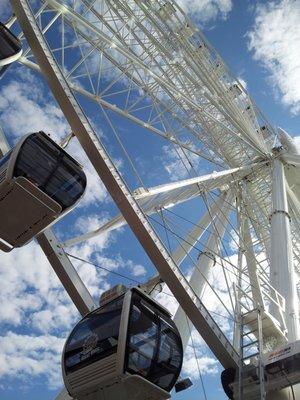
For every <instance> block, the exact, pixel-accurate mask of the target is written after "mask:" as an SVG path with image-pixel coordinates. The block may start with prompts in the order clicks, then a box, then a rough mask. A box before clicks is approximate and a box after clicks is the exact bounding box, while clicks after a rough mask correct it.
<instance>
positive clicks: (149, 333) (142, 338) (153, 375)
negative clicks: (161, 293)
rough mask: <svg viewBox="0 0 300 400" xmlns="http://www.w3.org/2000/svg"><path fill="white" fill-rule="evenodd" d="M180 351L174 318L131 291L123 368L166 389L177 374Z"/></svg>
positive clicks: (179, 364)
mask: <svg viewBox="0 0 300 400" xmlns="http://www.w3.org/2000/svg"><path fill="white" fill-rule="evenodd" d="M182 353H183V352H182V344H181V339H180V337H179V334H178V331H177V328H176V327H175V325H174V323H173V321H172V320H171V319H170V318H169V317H168V316H167V315H166V314H164V313H163V312H162V311H161V310H160V309H158V308H156V307H155V305H153V303H151V302H147V301H146V300H145V299H143V298H142V297H141V296H139V295H138V294H137V293H134V294H133V297H132V305H131V311H130V319H129V325H128V336H127V353H126V363H125V369H126V370H127V371H128V372H130V373H132V374H137V375H140V376H142V377H144V378H145V379H148V380H149V381H151V382H153V383H154V384H155V385H157V386H159V387H161V388H162V389H164V390H166V391H168V392H169V391H170V390H171V389H172V387H173V386H174V384H175V382H176V380H177V378H178V376H179V373H180V370H181V365H182V357H183V354H182Z"/></svg>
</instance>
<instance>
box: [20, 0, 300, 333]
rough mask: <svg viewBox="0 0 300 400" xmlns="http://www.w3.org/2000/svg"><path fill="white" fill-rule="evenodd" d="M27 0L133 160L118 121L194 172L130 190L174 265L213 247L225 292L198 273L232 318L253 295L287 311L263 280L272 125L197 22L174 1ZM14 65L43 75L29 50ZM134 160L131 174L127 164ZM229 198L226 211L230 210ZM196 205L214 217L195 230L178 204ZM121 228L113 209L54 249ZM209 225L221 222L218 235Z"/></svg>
mask: <svg viewBox="0 0 300 400" xmlns="http://www.w3.org/2000/svg"><path fill="white" fill-rule="evenodd" d="M62 3H63V4H62ZM31 5H32V8H33V10H34V14H35V19H36V22H37V24H38V26H39V28H40V30H41V31H42V33H43V35H44V37H45V39H46V40H47V42H48V45H49V47H50V50H51V53H52V56H53V57H54V58H55V60H56V62H57V64H58V65H59V67H60V70H61V71H62V73H63V75H64V77H65V79H66V81H67V82H68V85H69V87H70V88H71V89H72V91H73V93H74V95H75V96H76V97H77V99H78V101H81V100H80V99H82V98H84V99H85V100H91V101H93V102H94V104H95V105H96V106H97V107H98V108H97V110H98V111H99V114H100V113H101V115H102V116H104V119H105V120H106V121H107V123H108V126H110V128H111V131H112V132H113V134H114V135H115V136H116V137H117V139H118V140H117V141H118V144H119V145H120V146H121V148H122V151H124V154H125V157H127V158H129V159H130V156H129V155H128V152H127V151H126V150H125V146H124V144H123V143H122V142H121V140H120V138H119V136H118V134H117V128H116V126H115V124H114V117H116V116H120V117H122V118H123V119H124V120H125V119H126V120H129V121H131V122H132V123H134V124H136V125H137V126H138V127H140V129H142V130H143V132H148V133H149V134H154V135H156V136H158V137H159V138H160V139H163V140H164V141H165V142H166V143H169V145H170V146H171V148H173V149H174V150H175V152H176V153H177V156H178V159H179V160H180V161H181V162H182V164H183V166H184V167H185V168H186V170H187V172H188V174H189V175H190V177H189V178H188V179H185V180H183V181H177V182H173V183H168V184H163V185H158V186H155V187H149V186H150V185H147V186H146V185H145V186H144V187H142V188H139V189H136V186H135V187H132V190H131V192H132V195H133V197H134V199H135V200H136V201H137V202H138V204H139V206H140V207H141V209H142V210H143V211H144V213H145V214H146V215H147V216H148V221H149V222H150V223H152V224H153V225H154V227H155V229H156V231H157V232H158V233H159V234H160V236H161V238H163V237H164V236H163V235H164V234H165V236H166V238H165V240H164V241H165V243H166V245H168V244H170V243H171V245H170V252H172V251H173V253H174V252H175V254H177V253H178V252H180V250H181V253H183V254H184V255H181V257H179V258H178V259H176V260H177V261H178V263H179V264H181V263H182V262H183V260H184V259H185V260H189V261H190V262H191V264H192V265H193V266H194V267H195V268H201V264H199V263H198V261H197V257H198V255H199V254H202V253H206V254H208V253H209V252H211V253H210V256H211V257H213V258H214V259H215V262H216V265H218V266H219V268H220V270H221V271H222V274H223V277H224V285H225V289H224V288H223V289H222V290H221V294H220V291H219V292H218V291H217V290H216V288H215V286H214V283H213V281H212V280H213V279H214V275H212V278H208V277H207V276H205V277H203V279H204V280H205V281H206V284H207V285H208V287H209V288H208V289H207V290H210V291H211V292H213V293H214V295H215V296H216V298H217V300H218V301H219V303H220V304H221V309H222V312H221V313H224V314H225V316H226V318H229V319H231V320H232V324H233V323H234V322H237V321H235V316H234V313H235V308H236V303H237V300H238V303H239V307H240V308H242V309H246V310H247V309H252V308H253V306H255V304H256V303H257V302H258V301H263V303H264V304H265V306H266V308H268V305H269V304H270V302H273V303H274V302H275V303H276V304H277V305H278V307H279V308H280V309H283V308H284V299H282V298H281V297H280V294H278V293H277V292H276V290H275V289H274V288H273V287H272V286H271V285H270V281H269V270H270V224H269V217H270V214H271V212H272V201H271V190H272V188H271V187H272V181H271V180H272V178H271V177H272V158H273V157H274V156H273V154H272V151H271V149H272V147H273V145H274V140H275V135H274V131H273V129H272V127H271V126H270V124H269V123H268V122H267V121H266V119H265V118H264V116H263V115H262V114H261V112H260V111H259V110H258V109H257V107H256V106H255V104H254V103H253V101H252V100H251V98H250V97H249V95H248V93H247V92H246V91H245V89H244V88H243V86H242V85H241V84H240V83H239V82H238V81H237V80H236V79H235V78H234V77H233V76H232V75H231V74H230V72H229V70H228V68H227V66H226V65H225V64H224V62H223V60H222V59H221V58H220V56H219V55H218V53H217V52H216V51H215V50H214V49H213V48H212V47H211V45H210V44H209V43H208V42H207V41H206V39H205V38H204V37H203V36H202V34H201V33H200V32H199V31H198V29H197V27H196V26H195V25H194V24H193V23H192V22H191V21H190V20H189V19H188V18H187V16H186V15H184V13H183V12H182V10H181V9H180V8H179V6H178V5H177V4H176V3H175V2H173V1H161V0H159V1H151V0H147V1H141V0H135V1H133V0H129V1H119V0H114V1H110V0H106V1H103V0H102V1H100V0H93V1H88V0H68V1H67V0H66V1H64V2H59V1H57V0H47V1H35V2H32V4H31ZM23 39H24V38H23ZM20 62H21V63H22V64H23V65H26V66H28V67H31V68H32V69H35V70H39V66H38V63H37V62H36V60H35V58H34V56H33V55H32V53H31V51H30V49H29V48H28V50H27V51H26V50H25V51H24V55H23V57H22V58H21V60H20ZM81 104H82V107H83V108H84V107H85V106H84V102H83V101H81ZM85 111H86V114H87V115H88V114H89V112H88V109H87V108H86V109H85ZM136 136H137V137H136V139H135V140H137V141H138V140H142V138H139V137H138V135H136ZM162 143H163V141H161V142H160V146H163V144H162ZM130 164H131V167H132V170H133V171H134V173H136V172H137V169H138V168H136V167H135V165H134V161H133V160H132V159H130ZM203 171H206V172H207V174H205V175H203ZM141 182H142V180H141ZM134 189H135V190H134ZM225 195H228V197H226V196H225ZM224 196H225V200H224ZM226 199H227V200H226ZM228 199H231V200H230V210H229V212H228V213H225V212H224V206H225V205H226V202H227V203H228V201H229V200H228ZM195 201H198V208H196V209H195V214H196V215H197V216H199V217H200V216H201V215H202V214H205V213H206V214H207V213H208V215H209V216H210V222H209V223H206V224H204V225H202V226H201V224H200V225H199V224H197V222H196V223H195V221H194V222H193V224H192V225H193V227H194V228H193V229H191V228H192V227H191V225H189V224H188V223H186V224H183V222H182V221H183V217H182V216H179V214H178V213H180V212H181V211H180V212H178V211H177V210H178V206H179V205H181V206H182V205H184V204H188V202H193V203H192V204H193V205H194V204H195ZM224 201H225V203H224ZM297 202H298V197H297V196H295V193H294V191H293V188H291V187H290V188H289V205H290V208H291V221H292V239H293V250H294V263H295V268H296V269H298V271H300V258H299V257H300V244H299V230H300V229H299V207H298V203H297ZM216 205H217V206H216ZM212 209H214V212H215V214H216V215H217V216H216V217H215V214H213V215H212V214H210V213H211V210H212ZM172 213H173V214H172ZM203 218H205V215H204V216H203V215H202V216H201V218H200V221H202V222H203ZM218 220H221V222H220V221H219V222H217V221H218ZM125 223H126V221H125V219H124V217H123V216H122V214H119V215H117V216H115V217H114V218H113V219H112V220H110V221H109V222H107V223H106V224H105V225H104V226H101V227H99V228H98V229H97V230H96V231H94V232H90V233H87V234H85V235H83V237H79V238H70V239H69V240H67V241H66V242H65V243H62V244H61V245H62V246H71V245H74V244H76V243H78V242H79V241H82V240H87V239H88V238H90V237H93V236H95V235H99V234H103V233H104V232H107V231H109V230H113V229H116V228H118V227H120V226H123V225H124V224H125ZM216 224H218V226H219V225H220V226H222V225H223V226H224V232H223V233H222V235H220V233H219V231H220V228H219V229H216ZM195 225H196V226H197V225H199V226H198V230H197V229H196V227H195ZM195 229H196V233H195ZM199 229H200V230H199ZM208 233H210V234H212V236H213V237H215V242H214V246H213V251H211V250H212V249H209V248H207V243H210V242H209V241H208V237H207V236H208ZM233 245H235V246H236V248H239V249H240V252H241V254H240V256H239V262H236V261H231V260H232V255H233V253H234V252H236V250H234V251H233V250H232V246H233ZM175 248H177V253H176V250H175ZM182 249H183V250H182ZM173 255H174V254H173ZM175 258H176V257H175ZM226 296H227V298H228V299H229V300H230V301H229V304H230V307H228V306H227V304H228V302H226V300H225V297H226ZM261 299H262V300H261ZM218 310H219V309H218ZM282 312H283V311H282ZM282 315H283V318H282V321H279V322H280V326H281V328H280V329H281V330H282V336H284V314H282ZM231 339H232V338H231Z"/></svg>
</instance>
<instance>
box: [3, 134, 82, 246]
mask: <svg viewBox="0 0 300 400" xmlns="http://www.w3.org/2000/svg"><path fill="white" fill-rule="evenodd" d="M85 187H86V177H85V174H84V172H83V170H82V167H81V166H80V165H79V164H78V163H77V161H75V160H74V159H73V158H72V157H71V156H70V155H69V154H67V153H66V152H65V150H63V149H62V148H61V147H60V146H59V145H57V144H56V143H55V142H54V141H53V140H52V139H51V138H50V137H49V136H48V135H46V134H45V133H44V132H37V133H31V134H29V135H27V136H25V137H24V138H22V139H21V140H20V142H19V143H18V144H17V145H16V146H15V147H14V148H13V149H12V150H11V151H10V152H9V153H7V154H6V155H5V156H4V157H3V158H2V159H0V220H1V224H0V249H2V250H4V251H10V250H12V249H13V248H14V247H21V246H23V245H24V244H25V243H27V242H28V241H30V240H31V239H32V238H33V237H34V236H36V235H37V234H39V233H40V232H42V231H43V230H44V229H45V228H46V227H48V226H49V225H50V224H51V223H53V222H54V221H56V220H57V219H58V218H60V217H61V216H63V215H64V214H65V213H67V212H68V211H70V210H71V209H72V208H73V207H74V206H75V204H76V203H77V202H78V201H79V199H80V198H81V197H82V195H83V193H84V191H85Z"/></svg>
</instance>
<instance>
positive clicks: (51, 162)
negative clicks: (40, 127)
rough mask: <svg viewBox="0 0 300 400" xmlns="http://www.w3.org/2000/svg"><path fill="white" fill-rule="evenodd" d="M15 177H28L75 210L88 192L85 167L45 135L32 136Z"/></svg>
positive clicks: (19, 157) (58, 200) (62, 203)
mask: <svg viewBox="0 0 300 400" xmlns="http://www.w3.org/2000/svg"><path fill="white" fill-rule="evenodd" d="M14 176H24V177H25V178H27V179H28V180H29V181H30V182H32V183H34V184H35V185H36V186H37V187H38V188H39V189H41V190H42V191H43V192H45V193H46V194H47V195H48V196H50V197H51V198H53V199H54V200H55V201H57V202H58V203H59V204H60V205H61V207H62V209H63V210H64V209H66V208H68V207H71V206H72V205H73V204H74V203H76V201H77V200H78V199H79V198H80V197H81V195H82V194H83V192H84V190H85V186H86V178H85V174H84V172H83V171H82V169H81V167H80V166H79V165H77V163H76V162H75V161H73V159H72V158H71V157H70V156H69V155H68V154H67V153H66V152H65V151H64V150H62V149H61V148H60V147H59V146H57V145H56V144H55V143H53V142H52V140H51V139H49V138H48V137H47V136H46V135H43V134H41V133H37V134H33V135H31V136H29V137H28V139H27V140H26V141H25V142H24V144H23V145H22V147H21V150H20V153H19V155H18V158H17V161H16V165H15V169H14Z"/></svg>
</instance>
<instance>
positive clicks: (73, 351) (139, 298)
mask: <svg viewBox="0 0 300 400" xmlns="http://www.w3.org/2000/svg"><path fill="white" fill-rule="evenodd" d="M182 358H183V349H182V343H181V338H180V335H179V332H178V330H177V328H176V326H175V324H174V322H173V321H172V319H171V317H170V314H169V312H168V311H167V310H165V309H164V308H163V307H162V306H160V305H159V304H158V303H156V302H155V301H154V300H153V299H151V298H149V297H148V296H147V295H145V294H144V293H143V292H142V291H140V290H139V289H136V288H133V289H130V290H128V291H127V292H126V293H125V294H124V295H121V296H119V297H117V298H115V299H114V300H111V301H110V302H108V303H106V304H104V305H102V306H100V308H98V309H96V310H95V311H93V312H91V313H89V314H88V315H86V316H85V317H84V318H83V319H82V320H81V321H80V322H79V323H78V324H77V325H76V326H75V328H74V329H73V331H72V332H71V334H70V336H69V338H68V339H67V341H66V344H65V347H64V350H63V356H62V371H63V379H64V383H65V386H66V388H67V390H68V392H69V394H70V396H72V397H73V398H76V399H78V400H83V399H84V400H96V399H97V400H99V399H101V400H102V399H109V400H120V399H122V400H152V399H153V400H159V399H168V398H170V391H171V389H172V388H173V386H174V385H175V383H176V381H177V379H178V377H179V373H180V370H181V366H182Z"/></svg>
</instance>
